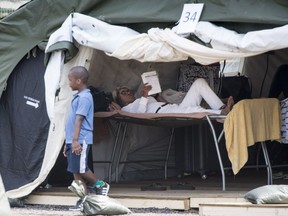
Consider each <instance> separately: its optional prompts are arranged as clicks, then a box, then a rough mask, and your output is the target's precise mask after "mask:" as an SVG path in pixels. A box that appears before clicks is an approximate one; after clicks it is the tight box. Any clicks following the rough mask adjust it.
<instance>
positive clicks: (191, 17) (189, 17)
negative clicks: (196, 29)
mask: <svg viewBox="0 0 288 216" xmlns="http://www.w3.org/2000/svg"><path fill="white" fill-rule="evenodd" d="M196 18H197V12H194V13H190V12H186V13H185V16H184V19H183V22H188V21H189V20H190V21H192V22H194V21H195V20H196Z"/></svg>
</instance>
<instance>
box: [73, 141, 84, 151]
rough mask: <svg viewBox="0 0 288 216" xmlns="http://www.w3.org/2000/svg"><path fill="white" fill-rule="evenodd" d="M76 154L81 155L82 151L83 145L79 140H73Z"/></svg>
mask: <svg viewBox="0 0 288 216" xmlns="http://www.w3.org/2000/svg"><path fill="white" fill-rule="evenodd" d="M74 152H75V154H76V155H80V154H81V152H82V146H81V145H80V144H79V143H78V141H77V140H73V142H72V153H74Z"/></svg>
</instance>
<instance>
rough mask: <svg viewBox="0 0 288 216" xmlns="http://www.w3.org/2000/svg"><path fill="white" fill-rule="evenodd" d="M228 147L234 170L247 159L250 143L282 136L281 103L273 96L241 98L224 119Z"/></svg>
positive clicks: (238, 168)
mask: <svg viewBox="0 0 288 216" xmlns="http://www.w3.org/2000/svg"><path fill="white" fill-rule="evenodd" d="M224 131H225V139H226V148H227V152H228V157H229V159H230V162H231V164H232V170H233V173H234V174H237V173H238V172H239V170H240V169H241V168H242V167H243V166H244V165H245V163H246V162H247V160H248V146H251V145H254V144H255V143H256V142H262V141H266V140H279V139H280V137H281V136H280V105H279V101H278V100H277V99H274V98H269V99H268V98H267V99H248V100H242V101H239V102H238V103H237V104H236V105H235V106H234V107H233V109H232V111H231V112H230V113H229V114H228V115H227V118H226V120H225V122H224Z"/></svg>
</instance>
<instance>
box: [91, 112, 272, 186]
mask: <svg viewBox="0 0 288 216" xmlns="http://www.w3.org/2000/svg"><path fill="white" fill-rule="evenodd" d="M140 115H141V114H140ZM225 118H226V116H224V115H206V116H205V117H204V118H201V119H199V118H189V117H157V114H156V116H155V118H140V117H139V118H136V117H131V116H125V115H112V116H110V117H108V119H109V120H114V121H116V122H118V123H119V124H118V127H117V131H116V133H114V136H115V140H114V144H113V150H112V153H111V158H110V160H109V161H93V163H97V162H100V163H109V170H108V181H109V182H111V181H112V166H113V164H114V163H115V181H116V182H118V181H119V166H120V164H121V163H143V162H152V161H151V160H149V161H147V160H146V161H144V160H137V161H126V162H124V161H121V160H120V159H121V158H120V157H121V153H122V150H123V147H124V143H125V136H126V132H127V126H128V124H138V125H146V126H154V127H166V128H169V129H171V134H170V139H169V144H168V149H167V151H166V158H165V159H164V160H157V161H163V162H164V165H163V166H164V178H165V179H167V172H168V171H167V168H168V159H169V154H170V150H171V145H172V141H173V137H174V130H175V128H177V127H183V126H189V125H193V124H199V123H200V121H202V122H201V123H203V120H204V121H207V122H208V124H209V126H210V128H211V131H212V136H213V140H214V144H215V148H216V153H217V158H218V162H219V166H220V171H221V175H222V190H223V191H225V190H226V180H225V170H229V169H231V167H224V166H223V162H222V158H221V154H220V149H219V142H220V140H221V139H222V137H223V135H224V128H223V129H222V131H221V132H220V134H216V132H215V128H214V125H213V123H212V121H215V120H220V121H221V120H222V121H224V120H225ZM121 131H123V133H122V135H121V134H120V132H121ZM120 137H122V139H121V141H120ZM117 148H119V154H118V157H116V149H117ZM261 148H262V151H263V155H264V160H265V165H255V166H254V165H252V166H245V168H259V167H266V169H267V184H268V185H270V184H272V183H273V179H272V168H271V164H270V160H269V156H268V151H267V148H266V143H265V142H261ZM115 160H116V161H115ZM154 161H155V160H154Z"/></svg>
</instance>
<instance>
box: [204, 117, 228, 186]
mask: <svg viewBox="0 0 288 216" xmlns="http://www.w3.org/2000/svg"><path fill="white" fill-rule="evenodd" d="M206 118H207V121H208V123H209V125H210V127H211V130H212V134H213V139H214V143H215V147H216V152H217V156H218V161H219V165H220V170H221V174H222V191H225V190H226V181H225V172H224V167H223V163H222V158H221V154H220V150H219V146H218V144H219V142H220V140H221V138H222V136H223V134H224V129H223V130H222V132H221V133H220V135H219V137H218V139H217V135H216V132H215V129H214V126H213V124H212V122H211V120H210V118H209V116H206Z"/></svg>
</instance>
